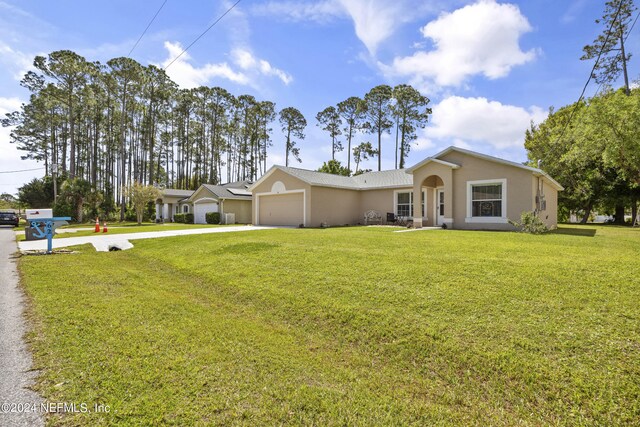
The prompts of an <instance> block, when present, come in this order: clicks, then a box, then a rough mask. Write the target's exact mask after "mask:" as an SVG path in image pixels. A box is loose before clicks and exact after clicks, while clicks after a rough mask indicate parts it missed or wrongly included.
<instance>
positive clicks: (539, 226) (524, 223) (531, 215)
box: [509, 211, 549, 234]
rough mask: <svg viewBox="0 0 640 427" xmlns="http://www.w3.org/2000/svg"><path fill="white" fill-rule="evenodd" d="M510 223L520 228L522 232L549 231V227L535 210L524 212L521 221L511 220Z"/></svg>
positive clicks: (538, 232)
mask: <svg viewBox="0 0 640 427" xmlns="http://www.w3.org/2000/svg"><path fill="white" fill-rule="evenodd" d="M509 224H511V225H513V226H514V227H516V228H519V229H520V230H519V231H520V232H522V233H529V234H544V233H546V232H548V231H549V227H547V225H546V224H545V223H544V222H543V221H542V220H541V219H540V217H539V216H538V215H536V214H535V212H531V211H528V212H522V214H521V215H520V222H516V221H509Z"/></svg>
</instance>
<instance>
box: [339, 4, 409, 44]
mask: <svg viewBox="0 0 640 427" xmlns="http://www.w3.org/2000/svg"><path fill="white" fill-rule="evenodd" d="M339 1H340V3H341V4H342V7H344V9H345V10H346V11H347V13H348V14H349V15H350V16H351V19H352V20H353V24H354V27H355V31H356V35H357V36H358V38H359V39H360V40H361V41H362V43H364V45H365V46H366V47H367V49H368V50H369V53H370V54H372V55H375V53H376V50H377V48H378V45H379V44H380V43H381V42H383V41H384V40H386V39H387V38H388V37H389V36H391V35H392V34H393V33H394V32H395V30H396V29H397V27H398V26H399V25H401V24H403V23H406V22H407V21H408V20H409V19H411V18H412V15H411V14H407V13H406V12H407V11H406V10H405V8H404V7H403V6H404V4H403V2H400V1H387V0H368V1H365V0H339Z"/></svg>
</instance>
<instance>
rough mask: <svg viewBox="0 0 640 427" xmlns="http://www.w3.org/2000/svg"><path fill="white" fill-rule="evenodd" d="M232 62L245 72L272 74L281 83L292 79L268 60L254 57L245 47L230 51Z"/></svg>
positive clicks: (287, 82)
mask: <svg viewBox="0 0 640 427" xmlns="http://www.w3.org/2000/svg"><path fill="white" fill-rule="evenodd" d="M231 57H232V59H233V62H234V63H235V64H236V65H238V66H239V67H240V68H242V69H243V70H245V71H247V72H254V73H259V74H262V75H265V76H273V77H277V78H279V79H280V80H281V81H282V83H284V84H285V85H288V84H289V83H291V82H292V81H293V77H292V76H291V74H288V73H287V72H285V71H283V70H281V69H279V68H276V67H274V66H272V65H271V64H270V63H269V61H267V60H264V59H260V58H256V57H255V56H254V55H253V54H252V53H251V52H250V51H249V50H247V49H242V48H238V49H234V50H232V51H231Z"/></svg>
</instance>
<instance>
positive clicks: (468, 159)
mask: <svg viewBox="0 0 640 427" xmlns="http://www.w3.org/2000/svg"><path fill="white" fill-rule="evenodd" d="M249 190H250V191H251V192H252V194H253V208H252V222H253V224H255V225H289V226H299V225H303V226H305V227H318V226H321V225H328V226H331V225H334V226H335V225H347V224H362V223H363V222H364V214H365V213H366V212H368V211H371V210H373V211H377V212H380V214H381V216H382V217H383V218H385V219H386V214H387V213H394V214H395V215H396V216H400V217H404V218H406V219H408V220H411V221H413V225H414V226H415V227H422V226H442V225H446V226H447V227H448V228H457V229H490V230H511V229H513V226H512V225H510V224H509V220H513V221H518V220H519V219H520V215H521V213H522V212H525V211H534V212H536V214H537V215H538V216H539V217H540V218H541V219H542V220H543V221H544V222H545V224H546V225H547V226H549V227H555V226H556V225H557V209H558V191H562V190H563V188H562V186H561V185H560V184H558V183H557V182H556V181H555V180H554V179H553V178H551V177H550V176H549V175H548V174H547V173H545V172H544V171H542V170H541V169H537V168H534V167H530V166H525V165H522V164H520V163H516V162H511V161H508V160H503V159H499V158H497V157H492V156H487V155H484V154H480V153H476V152H473V151H470V150H465V149H461V148H457V147H449V148H447V149H445V150H443V151H441V152H440V153H438V154H436V155H434V156H432V157H428V158H426V159H425V160H423V161H421V162H420V163H418V164H416V165H415V166H413V167H410V168H408V169H399V170H389V171H381V172H368V173H365V174H362V175H358V176H353V177H345V176H338V175H331V174H326V173H321V172H316V171H310V170H305V169H298V168H292V167H284V166H273V167H272V168H271V169H269V170H268V171H267V173H265V174H264V175H263V176H262V177H261V178H260V179H259V180H258V181H257V182H256V183H254V184H253V185H251V186H250V187H249ZM417 200H420V202H419V203H414V201H417Z"/></svg>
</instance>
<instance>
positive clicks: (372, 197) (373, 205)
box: [358, 187, 411, 223]
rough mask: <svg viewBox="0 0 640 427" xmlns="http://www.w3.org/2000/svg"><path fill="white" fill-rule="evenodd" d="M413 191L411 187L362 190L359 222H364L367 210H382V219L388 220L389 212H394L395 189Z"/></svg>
mask: <svg viewBox="0 0 640 427" xmlns="http://www.w3.org/2000/svg"><path fill="white" fill-rule="evenodd" d="M396 190H397V191H411V187H408V188H397V189H391V188H386V189H381V190H363V191H361V193H362V195H361V199H360V200H361V202H360V210H361V212H360V218H359V219H358V222H360V223H362V222H363V220H364V218H363V215H364V213H365V212H366V211H370V210H374V211H378V212H380V214H381V215H382V219H383V220H385V221H386V219H387V212H394V210H393V209H394V204H395V200H394V197H395V196H394V192H395V191H396Z"/></svg>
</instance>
